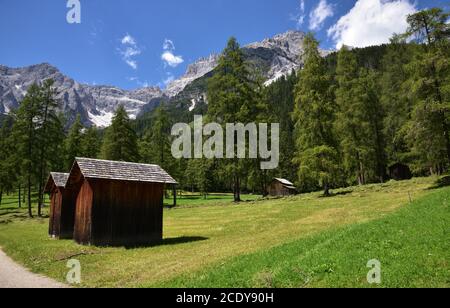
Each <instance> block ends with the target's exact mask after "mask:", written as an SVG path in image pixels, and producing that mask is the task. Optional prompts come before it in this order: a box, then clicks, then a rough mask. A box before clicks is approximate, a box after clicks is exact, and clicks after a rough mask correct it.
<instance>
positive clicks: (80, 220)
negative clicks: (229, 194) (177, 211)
mask: <svg viewBox="0 0 450 308" xmlns="http://www.w3.org/2000/svg"><path fill="white" fill-rule="evenodd" d="M168 184H171V185H176V184H177V183H176V181H175V180H174V179H173V178H172V177H171V176H170V175H169V174H168V173H167V172H166V171H164V170H163V169H162V168H161V167H159V166H156V165H144V164H135V163H127V162H115V161H105V160H95V159H86V158H76V160H75V163H74V165H73V167H72V170H71V172H70V176H69V180H68V184H67V187H70V188H71V189H74V190H76V191H77V192H78V193H77V199H76V215H75V230H74V239H75V241H76V242H77V243H79V244H85V245H97V246H119V245H121V246H122V245H123V246H137V245H146V244H150V243H154V242H158V241H161V240H162V231H163V196H164V188H165V185H168Z"/></svg>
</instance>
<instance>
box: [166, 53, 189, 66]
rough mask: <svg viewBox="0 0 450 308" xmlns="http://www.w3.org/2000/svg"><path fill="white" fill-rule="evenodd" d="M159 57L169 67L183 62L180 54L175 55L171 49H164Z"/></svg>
mask: <svg viewBox="0 0 450 308" xmlns="http://www.w3.org/2000/svg"><path fill="white" fill-rule="evenodd" d="M161 59H162V60H163V61H164V62H165V64H167V65H169V66H171V67H177V66H178V65H180V64H181V63H183V62H184V60H183V57H182V56H176V55H174V54H173V53H172V52H171V51H165V52H164V53H163V54H162V55H161Z"/></svg>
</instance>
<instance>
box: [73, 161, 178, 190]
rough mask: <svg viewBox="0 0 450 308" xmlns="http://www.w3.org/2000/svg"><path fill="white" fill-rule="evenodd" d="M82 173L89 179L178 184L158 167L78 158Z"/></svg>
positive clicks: (77, 162)
mask: <svg viewBox="0 0 450 308" xmlns="http://www.w3.org/2000/svg"><path fill="white" fill-rule="evenodd" d="M75 163H76V164H78V166H79V168H80V170H81V173H82V174H83V176H84V177H85V178H88V179H105V180H118V181H133V182H147V183H165V184H178V183H177V181H175V180H174V179H173V178H172V177H171V176H170V175H169V174H168V173H167V172H166V171H164V170H163V169H162V168H161V167H160V166H158V165H146V164H136V163H128V162H119V161H109V160H98V159H90V158H76V159H75Z"/></svg>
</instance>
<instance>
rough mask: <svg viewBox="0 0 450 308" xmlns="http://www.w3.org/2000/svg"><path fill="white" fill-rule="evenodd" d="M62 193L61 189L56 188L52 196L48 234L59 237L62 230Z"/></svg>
mask: <svg viewBox="0 0 450 308" xmlns="http://www.w3.org/2000/svg"><path fill="white" fill-rule="evenodd" d="M62 197H63V196H62V194H61V191H60V190H59V189H54V190H53V191H52V193H51V196H50V219H49V230H48V234H49V235H50V236H51V237H59V235H60V230H61V204H62Z"/></svg>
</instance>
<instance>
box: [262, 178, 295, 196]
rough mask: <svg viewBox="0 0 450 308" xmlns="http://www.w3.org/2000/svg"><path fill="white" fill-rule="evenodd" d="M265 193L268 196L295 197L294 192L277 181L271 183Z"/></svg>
mask: <svg viewBox="0 0 450 308" xmlns="http://www.w3.org/2000/svg"><path fill="white" fill-rule="evenodd" d="M267 193H268V194H269V196H273V197H277V196H290V195H295V193H296V192H295V191H294V190H293V189H289V188H287V187H285V186H284V185H283V184H282V183H280V182H278V181H273V182H272V183H271V184H270V185H269V187H268V188H267Z"/></svg>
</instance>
